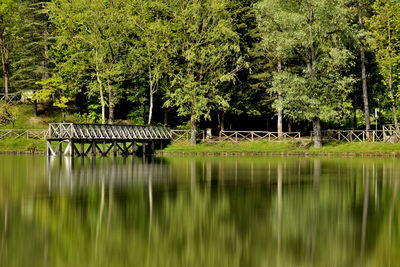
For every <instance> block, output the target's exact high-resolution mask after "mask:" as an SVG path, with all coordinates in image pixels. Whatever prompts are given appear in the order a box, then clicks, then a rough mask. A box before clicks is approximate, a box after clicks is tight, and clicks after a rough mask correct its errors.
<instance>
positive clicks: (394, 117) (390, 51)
mask: <svg viewBox="0 0 400 267" xmlns="http://www.w3.org/2000/svg"><path fill="white" fill-rule="evenodd" d="M390 31H391V26H390V18H388V50H389V93H390V98H391V102H392V110H393V120H394V127H395V128H396V131H399V123H398V121H397V109H396V97H395V96H394V94H393V84H392V83H393V82H392V36H391V33H390Z"/></svg>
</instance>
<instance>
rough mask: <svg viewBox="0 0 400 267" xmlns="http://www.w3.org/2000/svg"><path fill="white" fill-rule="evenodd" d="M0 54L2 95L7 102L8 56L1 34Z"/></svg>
mask: <svg viewBox="0 0 400 267" xmlns="http://www.w3.org/2000/svg"><path fill="white" fill-rule="evenodd" d="M0 53H1V66H2V69H3V74H4V95H5V98H6V100H7V99H8V92H9V84H10V73H9V70H8V54H7V48H6V44H5V39H4V36H3V33H0Z"/></svg>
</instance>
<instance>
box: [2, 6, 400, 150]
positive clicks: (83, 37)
mask: <svg viewBox="0 0 400 267" xmlns="http://www.w3.org/2000/svg"><path fill="white" fill-rule="evenodd" d="M0 48H1V49H0V50H1V62H2V72H1V74H0V75H1V76H0V84H1V85H2V86H1V88H0V91H4V93H5V94H8V93H11V92H17V91H18V92H19V91H25V92H30V95H29V94H26V95H28V96H30V97H31V102H32V104H33V109H32V112H33V113H35V114H36V113H37V112H44V111H45V108H46V106H49V105H48V104H47V105H46V104H45V103H49V102H50V103H51V104H52V105H53V106H55V107H58V108H60V109H62V110H69V111H70V112H75V113H79V114H80V116H81V117H82V118H84V119H85V120H86V121H87V122H97V123H114V122H115V121H116V120H130V121H131V122H132V123H138V124H147V123H148V124H150V123H162V124H168V125H169V126H171V127H177V126H182V127H188V128H191V129H192V131H193V133H195V131H196V129H198V127H200V128H205V127H211V128H213V129H215V130H217V129H240V130H245V129H252V130H257V129H258V130H270V131H278V132H281V131H302V132H303V133H309V131H310V130H314V131H315V133H316V139H315V146H317V147H318V146H321V142H320V130H321V127H322V128H359V129H367V130H368V129H374V128H375V126H376V123H377V120H376V119H375V118H374V115H375V114H374V110H375V109H378V111H379V112H378V117H379V118H378V123H379V125H381V124H384V123H394V124H395V126H396V127H397V128H398V122H397V107H398V104H399V92H400V90H399V89H400V88H399V86H400V65H399V63H400V2H399V1H397V0H376V1H372V0H284V1H283V0H260V1H254V0H241V1H240V0H196V1H195V0H154V1H146V0H98V1H91V0H68V1H67V0H52V1H38V0H2V1H1V3H0ZM38 107H39V110H38ZM120 122H121V121H120ZM192 142H195V134H193V138H192Z"/></svg>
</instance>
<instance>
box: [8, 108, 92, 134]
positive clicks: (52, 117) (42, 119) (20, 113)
mask: <svg viewBox="0 0 400 267" xmlns="http://www.w3.org/2000/svg"><path fill="white" fill-rule="evenodd" d="M8 108H9V109H10V111H11V112H12V113H13V114H14V115H15V117H16V120H15V123H14V129H48V127H49V123H54V122H62V121H63V113H62V112H61V111H60V110H59V109H58V108H52V109H49V110H46V112H43V111H42V112H41V113H40V114H39V115H38V116H37V117H35V116H33V105H28V104H17V105H10V106H8ZM65 121H67V122H75V123H79V122H84V121H82V118H79V116H77V115H76V114H73V113H72V112H68V111H67V112H66V113H65ZM12 128H13V125H12V123H9V124H6V125H4V124H3V125H2V124H0V129H12Z"/></svg>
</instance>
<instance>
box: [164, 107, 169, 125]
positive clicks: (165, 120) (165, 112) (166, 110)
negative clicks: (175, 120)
mask: <svg viewBox="0 0 400 267" xmlns="http://www.w3.org/2000/svg"><path fill="white" fill-rule="evenodd" d="M167 124H168V109H164V125H165V126H166V125H167Z"/></svg>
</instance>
